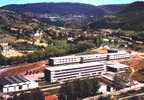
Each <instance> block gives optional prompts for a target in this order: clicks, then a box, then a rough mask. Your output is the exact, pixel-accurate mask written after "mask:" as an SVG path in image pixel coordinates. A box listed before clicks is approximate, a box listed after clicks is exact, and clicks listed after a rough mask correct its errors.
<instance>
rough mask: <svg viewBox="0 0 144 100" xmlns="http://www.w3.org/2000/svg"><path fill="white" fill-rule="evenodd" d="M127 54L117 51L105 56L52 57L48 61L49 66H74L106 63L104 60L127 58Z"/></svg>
mask: <svg viewBox="0 0 144 100" xmlns="http://www.w3.org/2000/svg"><path fill="white" fill-rule="evenodd" d="M129 56H130V55H129V53H128V52H126V51H118V52H114V53H107V54H86V55H71V56H63V57H52V58H50V59H49V65H50V66H57V65H63V64H74V63H87V62H95V61H106V60H117V59H125V58H129Z"/></svg>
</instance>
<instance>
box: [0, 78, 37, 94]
mask: <svg viewBox="0 0 144 100" xmlns="http://www.w3.org/2000/svg"><path fill="white" fill-rule="evenodd" d="M37 87H38V83H37V82H35V81H32V80H30V79H27V78H25V77H23V76H9V77H0V92H2V93H11V92H17V91H23V90H29V89H34V88H37Z"/></svg>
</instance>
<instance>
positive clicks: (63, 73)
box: [45, 62, 106, 83]
mask: <svg viewBox="0 0 144 100" xmlns="http://www.w3.org/2000/svg"><path fill="white" fill-rule="evenodd" d="M104 73H106V66H105V64H104V63H101V62H90V63H81V64H72V65H61V66H54V67H47V68H46V69H45V79H46V80H47V81H48V82H51V83H53V82H63V81H69V80H73V79H78V78H86V77H96V76H101V75H102V74H104Z"/></svg>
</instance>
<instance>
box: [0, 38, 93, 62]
mask: <svg viewBox="0 0 144 100" xmlns="http://www.w3.org/2000/svg"><path fill="white" fill-rule="evenodd" d="M93 47H95V45H94V43H92V42H88V41H79V42H78V43H76V44H74V43H68V42H66V41H64V40H59V41H54V42H52V43H51V44H50V45H49V46H48V47H47V48H45V49H43V50H36V51H35V52H33V53H31V54H28V55H26V56H22V57H11V58H5V57H4V56H3V55H2V54H0V60H1V61H0V65H15V64H19V63H26V62H27V63H31V62H36V61H40V60H46V59H48V58H49V57H55V56H64V55H68V54H73V53H78V52H83V51H85V50H87V49H90V48H93Z"/></svg>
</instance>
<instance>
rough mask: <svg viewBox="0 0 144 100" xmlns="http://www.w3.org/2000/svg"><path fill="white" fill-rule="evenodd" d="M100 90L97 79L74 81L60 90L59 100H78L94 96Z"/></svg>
mask: <svg viewBox="0 0 144 100" xmlns="http://www.w3.org/2000/svg"><path fill="white" fill-rule="evenodd" d="M98 89H99V85H98V82H97V81H96V79H85V80H74V81H73V82H71V83H67V82H66V83H65V84H63V85H62V87H61V88H60V90H59V96H58V97H59V100H78V99H80V98H85V97H88V96H94V95H96V93H97V90H98Z"/></svg>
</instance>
